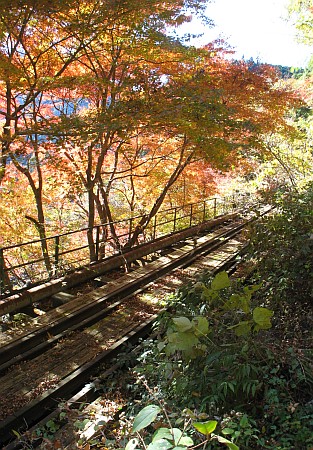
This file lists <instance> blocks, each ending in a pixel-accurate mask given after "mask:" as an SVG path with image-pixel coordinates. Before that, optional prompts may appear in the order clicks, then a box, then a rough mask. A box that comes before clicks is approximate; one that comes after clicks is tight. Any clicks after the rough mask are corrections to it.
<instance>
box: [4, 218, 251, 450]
mask: <svg viewBox="0 0 313 450" xmlns="http://www.w3.org/2000/svg"><path fill="white" fill-rule="evenodd" d="M252 220H255V217H253V218H250V219H248V220H246V221H245V222H243V223H240V224H236V226H234V225H233V224H232V225H229V226H227V227H224V230H223V232H220V233H219V234H218V235H217V236H215V237H214V238H212V239H209V241H207V242H206V243H204V244H202V245H199V246H198V247H195V248H192V249H191V250H189V251H187V252H186V253H185V254H184V255H182V256H181V258H178V259H177V260H176V261H170V262H169V263H168V264H164V266H162V267H161V268H160V270H159V271H158V275H157V276H156V277H153V276H152V274H151V273H150V274H145V275H144V276H143V277H142V278H140V279H139V280H134V282H133V290H132V291H126V292H127V296H128V297H129V296H131V295H133V294H134V292H136V290H139V291H142V290H145V289H146V288H147V284H149V283H152V282H153V280H155V279H156V278H159V277H161V276H162V275H164V274H167V273H168V272H170V271H172V270H173V269H174V268H178V267H185V266H187V265H190V264H191V263H192V262H193V261H194V260H196V259H198V258H199V257H202V256H204V255H207V254H208V253H210V252H212V251H213V250H214V249H217V248H219V247H220V246H222V245H223V244H225V243H226V242H227V241H228V240H229V239H231V238H232V237H233V236H235V235H236V234H238V233H239V232H240V231H241V230H242V229H243V228H244V227H245V226H246V225H247V223H250V222H251V221H252ZM227 228H228V229H227ZM234 259H235V256H234V255H233V256H232V257H231V258H227V260H226V262H225V264H224V266H222V265H220V266H219V270H223V269H224V268H226V267H228V266H229V265H231V264H232V263H233V262H234ZM213 272H214V271H213ZM143 280H144V281H143ZM143 285H144V286H143ZM118 291H120V289H118ZM104 297H106V296H104ZM100 300H101V301H103V297H102V298H101V299H100ZM95 304H97V302H95ZM98 312H99V311H98ZM156 317H157V316H156V315H155V316H153V317H152V318H150V319H149V320H147V321H146V322H145V323H144V324H142V325H139V326H138V325H137V326H136V325H135V326H134V328H133V329H132V330H131V332H128V333H127V334H126V335H125V336H123V337H122V338H121V339H120V340H119V341H117V342H116V343H115V344H113V346H111V347H110V348H109V349H106V350H104V351H103V352H102V353H100V354H99V355H97V356H96V357H95V358H94V359H93V360H92V361H89V362H87V363H85V364H83V365H82V366H80V367H79V368H78V369H76V370H75V371H74V372H73V373H72V374H70V375H68V376H66V377H65V378H63V379H62V381H61V382H59V384H58V385H57V387H56V388H54V389H51V390H49V391H46V393H45V394H43V395H41V396H40V397H38V398H37V399H36V400H33V401H31V402H30V403H29V404H28V405H27V406H24V407H22V408H21V409H19V410H18V411H16V412H15V413H14V414H13V415H12V416H10V417H7V418H6V419H5V420H4V421H2V422H1V423H0V442H2V443H3V444H6V443H7V442H10V441H12V439H13V438H14V432H12V430H16V431H17V432H20V430H22V429H24V430H25V424H26V425H27V426H26V428H27V429H29V427H31V426H33V425H34V424H35V423H36V422H37V421H38V420H43V417H44V416H46V415H47V414H49V412H50V411H51V410H52V409H54V408H55V407H56V405H57V400H56V399H60V397H62V398H65V399H68V398H70V397H71V396H73V395H77V393H78V392H79V390H80V389H83V388H84V389H85V390H86V388H85V387H84V385H85V383H86V382H87V381H88V379H89V378H90V376H94V375H95V374H97V371H98V370H99V365H101V364H103V363H104V362H105V361H107V360H108V358H111V357H112V356H114V355H116V354H117V353H118V352H119V351H120V350H121V347H120V346H119V343H121V345H122V344H123V343H125V342H128V341H129V339H130V340H131V341H132V342H136V340H138V335H140V336H141V337H142V336H144V335H146V333H148V332H149V329H150V327H151V325H152V322H153V321H154V320H155V319H156ZM76 325H77V326H79V324H78V323H76ZM55 337H56V336H55ZM22 339H23V338H22ZM129 342H130V341H129ZM41 344H42V342H41ZM16 448H18V447H16Z"/></svg>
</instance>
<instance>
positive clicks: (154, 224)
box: [153, 215, 157, 240]
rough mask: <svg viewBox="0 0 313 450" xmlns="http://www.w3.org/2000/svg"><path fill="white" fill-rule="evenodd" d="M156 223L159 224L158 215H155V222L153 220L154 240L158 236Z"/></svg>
mask: <svg viewBox="0 0 313 450" xmlns="http://www.w3.org/2000/svg"><path fill="white" fill-rule="evenodd" d="M156 225H157V216H156V215H155V216H154V222H153V240H154V239H155V236H156Z"/></svg>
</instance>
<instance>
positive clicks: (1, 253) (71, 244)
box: [0, 195, 242, 297]
mask: <svg viewBox="0 0 313 450" xmlns="http://www.w3.org/2000/svg"><path fill="white" fill-rule="evenodd" d="M241 203H242V200H241ZM238 206H239V200H238V198H235V197H234V196H233V195H232V196H229V197H223V198H221V197H214V198H210V199H207V200H204V201H201V202H198V203H190V204H186V205H182V206H176V207H173V208H169V209H166V210H161V211H159V212H158V213H157V214H156V215H155V216H154V217H153V219H152V220H151V221H150V223H149V224H148V225H147V227H145V228H144V229H143V230H142V232H141V233H140V235H139V237H138V240H137V242H136V245H139V244H142V243H147V242H151V241H153V240H155V239H156V238H159V237H161V236H164V235H168V234H171V233H173V232H176V231H180V230H183V229H186V228H189V227H191V226H194V225H198V224H201V223H203V222H205V221H207V220H209V219H212V218H214V217H216V216H218V215H221V214H226V213H228V212H231V211H232V210H234V209H235V208H237V207H238ZM143 217H144V216H142V215H140V216H135V217H130V218H127V219H122V220H117V221H114V222H109V223H104V224H97V225H95V226H94V227H93V228H92V229H90V228H88V227H86V228H81V229H79V230H74V231H68V232H65V233H61V234H57V235H54V236H50V237H47V238H46V239H45V241H46V244H47V248H48V256H49V261H50V266H51V267H52V272H51V269H50V271H49V270H48V269H47V267H46V261H45V258H43V255H42V245H41V244H42V240H41V239H35V240H33V241H29V242H24V243H22V244H17V245H10V246H7V247H2V248H0V295H1V296H2V297H3V296H6V295H8V294H10V293H12V292H16V291H18V290H20V289H21V288H23V287H25V285H27V284H31V285H33V284H36V283H42V282H44V281H48V280H50V279H52V278H56V277H59V276H61V275H63V274H65V273H68V272H70V271H72V270H74V269H77V268H78V267H82V266H85V265H89V264H90V245H89V244H88V239H87V233H88V232H89V234H90V233H92V236H93V241H94V253H95V261H96V262H97V261H100V260H103V259H105V258H108V257H110V256H113V255H116V254H121V253H122V251H123V248H124V246H125V245H126V244H127V242H128V240H129V238H130V237H131V236H132V233H133V231H134V230H135V228H136V226H137V225H138V224H139V222H140V220H141V219H142V218H143ZM112 227H114V230H115V234H116V235H115V236H114V235H112V232H111V229H112ZM116 238H117V239H116Z"/></svg>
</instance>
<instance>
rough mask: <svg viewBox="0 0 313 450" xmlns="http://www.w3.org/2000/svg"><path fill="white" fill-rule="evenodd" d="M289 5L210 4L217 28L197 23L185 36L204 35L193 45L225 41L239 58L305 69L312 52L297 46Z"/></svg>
mask: <svg viewBox="0 0 313 450" xmlns="http://www.w3.org/2000/svg"><path fill="white" fill-rule="evenodd" d="M288 3H289V0H211V3H209V5H208V7H207V11H206V15H207V17H209V18H210V19H212V20H213V21H214V23H215V27H214V28H210V27H208V26H207V27H204V26H202V25H201V24H199V23H198V22H194V21H193V22H192V23H191V24H186V25H184V26H183V27H182V28H183V30H184V31H185V32H190V33H195V32H198V31H200V30H201V32H203V33H204V35H203V36H202V37H201V38H200V39H198V40H196V41H193V42H192V43H193V44H194V45H197V44H205V43H207V42H210V41H212V40H214V39H216V38H218V37H222V38H224V39H225V40H226V41H227V42H228V43H229V44H231V46H232V47H234V48H235V50H236V54H235V57H236V58H242V57H243V56H244V58H245V59H249V58H250V57H252V58H253V59H254V60H256V59H257V58H258V59H259V60H260V61H261V62H263V63H269V64H277V65H282V66H293V67H305V66H306V65H307V63H308V61H309V57H310V55H313V48H312V47H311V48H310V47H309V46H307V45H304V44H299V43H297V41H296V38H295V35H296V30H295V28H294V26H293V24H292V22H286V20H285V18H286V17H287V5H288Z"/></svg>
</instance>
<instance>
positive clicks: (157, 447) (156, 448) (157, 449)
mask: <svg viewBox="0 0 313 450" xmlns="http://www.w3.org/2000/svg"><path fill="white" fill-rule="evenodd" d="M172 447H173V444H171V443H170V442H169V441H168V440H167V439H159V440H158V441H155V442H151V444H149V445H148V449H147V450H168V449H170V448H172Z"/></svg>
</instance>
